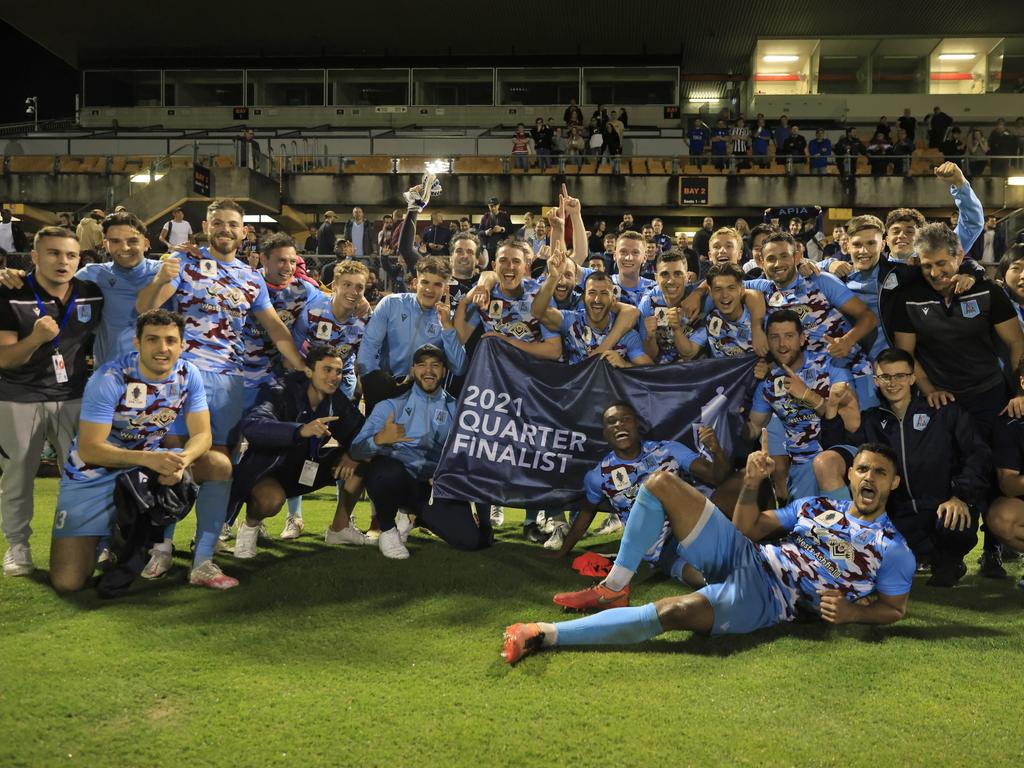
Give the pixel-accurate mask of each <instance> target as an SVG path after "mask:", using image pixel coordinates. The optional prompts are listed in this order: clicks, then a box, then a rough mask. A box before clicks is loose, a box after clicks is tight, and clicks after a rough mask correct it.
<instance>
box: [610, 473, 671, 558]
mask: <svg viewBox="0 0 1024 768" xmlns="http://www.w3.org/2000/svg"><path fill="white" fill-rule="evenodd" d="M664 525H665V508H664V507H663V506H661V502H660V501H658V497H657V496H655V495H654V494H653V493H651V492H650V491H648V490H647V488H645V487H641V488H640V492H639V493H638V494H637V495H636V501H634V502H633V506H632V507H631V508H630V510H629V518H628V519H627V520H626V530H625V531H624V532H623V534H622V542H621V543H620V544H619V554H617V555H616V556H615V564H616V565H618V566H621V567H622V568H626V569H628V570H630V571H632V572H634V573H636V569H637V568H638V567H639V566H640V561H641V560H642V559H643V556H644V553H645V552H646V551H647V550H649V549H650V548H651V547H652V546H653V545H654V543H655V542H656V541H657V540H658V536H660V535H661V529H662V528H663V527H664Z"/></svg>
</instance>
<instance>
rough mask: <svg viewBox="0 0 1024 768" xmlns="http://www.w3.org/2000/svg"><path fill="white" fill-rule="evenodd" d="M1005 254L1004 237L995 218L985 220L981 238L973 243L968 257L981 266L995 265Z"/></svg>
mask: <svg viewBox="0 0 1024 768" xmlns="http://www.w3.org/2000/svg"><path fill="white" fill-rule="evenodd" d="M1005 252H1006V235H1005V234H1004V233H1003V230H1002V229H1001V228H1000V227H999V222H998V220H997V219H996V217H995V216H989V217H988V218H987V219H985V229H984V231H983V232H982V233H981V237H979V238H978V239H977V240H975V241H974V245H973V246H971V250H970V252H969V253H968V255H969V256H970V257H971V258H972V259H974V260H975V261H979V262H981V263H982V264H997V263H999V260H1000V259H1002V258H1003V253H1005Z"/></svg>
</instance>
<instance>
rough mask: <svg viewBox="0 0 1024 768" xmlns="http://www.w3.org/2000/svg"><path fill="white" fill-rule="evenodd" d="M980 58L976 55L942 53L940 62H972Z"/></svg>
mask: <svg viewBox="0 0 1024 768" xmlns="http://www.w3.org/2000/svg"><path fill="white" fill-rule="evenodd" d="M976 58H978V54H976V53H940V54H939V61H970V60H971V59H976Z"/></svg>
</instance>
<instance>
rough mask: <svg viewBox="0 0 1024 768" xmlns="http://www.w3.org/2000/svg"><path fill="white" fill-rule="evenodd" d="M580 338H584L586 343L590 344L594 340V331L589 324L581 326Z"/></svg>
mask: <svg viewBox="0 0 1024 768" xmlns="http://www.w3.org/2000/svg"><path fill="white" fill-rule="evenodd" d="M580 338H581V339H583V343H584V344H590V343H591V342H592V341H593V340H594V332H593V330H591V328H590V326H589V325H584V326H583V327H582V328H580Z"/></svg>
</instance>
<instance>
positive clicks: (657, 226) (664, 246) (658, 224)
mask: <svg viewBox="0 0 1024 768" xmlns="http://www.w3.org/2000/svg"><path fill="white" fill-rule="evenodd" d="M651 232H652V234H651V240H653V241H654V242H655V243H657V244H658V252H659V253H660V252H662V251H667V250H668V249H669V248H671V247H672V238H671V237H669V236H668V235H666V234H665V222H664V221H662V220H661V219H658V218H654V219H651Z"/></svg>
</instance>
